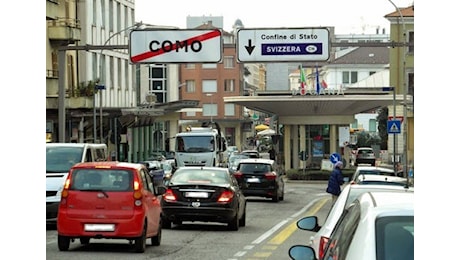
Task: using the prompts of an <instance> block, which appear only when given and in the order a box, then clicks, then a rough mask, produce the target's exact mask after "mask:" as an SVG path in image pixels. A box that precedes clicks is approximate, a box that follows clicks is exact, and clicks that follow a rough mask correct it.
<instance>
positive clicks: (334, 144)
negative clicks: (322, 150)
mask: <svg viewBox="0 0 460 260" xmlns="http://www.w3.org/2000/svg"><path fill="white" fill-rule="evenodd" d="M338 133H339V126H338V125H331V126H330V133H329V138H330V140H329V151H330V153H331V154H332V153H340V148H339V146H338V140H339V136H338Z"/></svg>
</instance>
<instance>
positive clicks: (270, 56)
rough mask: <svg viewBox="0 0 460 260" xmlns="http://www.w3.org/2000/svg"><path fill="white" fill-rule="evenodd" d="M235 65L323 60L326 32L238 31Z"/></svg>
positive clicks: (325, 57) (326, 56)
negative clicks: (238, 63)
mask: <svg viewBox="0 0 460 260" xmlns="http://www.w3.org/2000/svg"><path fill="white" fill-rule="evenodd" d="M237 39H238V41H237V45H236V48H237V61H238V62H270V61H273V62H280V61H301V62H304V61H327V60H328V59H329V56H330V53H329V52H330V42H329V30H328V28H326V27H316V28H315V27H309V28H278V29H277V28H259V29H247V28H241V29H239V30H238V32H237Z"/></svg>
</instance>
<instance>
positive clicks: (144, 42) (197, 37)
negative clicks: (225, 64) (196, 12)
mask: <svg viewBox="0 0 460 260" xmlns="http://www.w3.org/2000/svg"><path fill="white" fill-rule="evenodd" d="M222 46H223V45H222V31H221V30H220V29H213V30H196V29H194V30H182V29H176V30H165V29H156V30H155V29H145V30H133V31H131V33H130V34H129V57H130V61H131V63H133V64H137V63H187V62H203V63H218V62H220V61H221V60H222V52H223V51H222Z"/></svg>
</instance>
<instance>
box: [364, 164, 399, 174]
mask: <svg viewBox="0 0 460 260" xmlns="http://www.w3.org/2000/svg"><path fill="white" fill-rule="evenodd" d="M372 170H378V171H382V172H394V170H393V169H390V168H385V167H379V166H368V165H365V166H364V165H359V166H357V167H356V171H372Z"/></svg>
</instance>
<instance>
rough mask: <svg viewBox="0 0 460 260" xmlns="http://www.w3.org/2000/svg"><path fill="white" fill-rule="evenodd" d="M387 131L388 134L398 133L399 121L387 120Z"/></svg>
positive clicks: (399, 128)
mask: <svg viewBox="0 0 460 260" xmlns="http://www.w3.org/2000/svg"><path fill="white" fill-rule="evenodd" d="M387 132H388V133H389V134H400V133H401V121H399V120H388V121H387Z"/></svg>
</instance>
